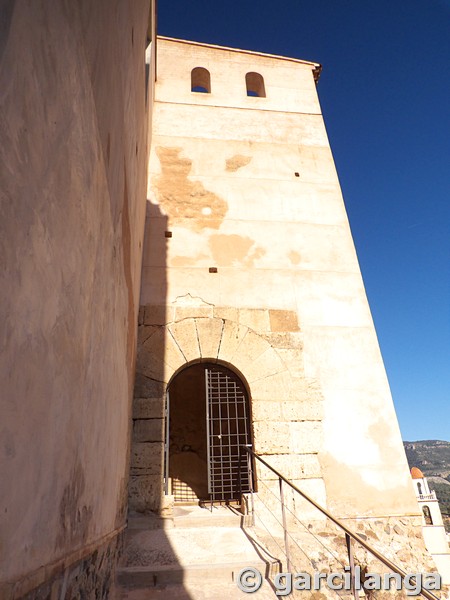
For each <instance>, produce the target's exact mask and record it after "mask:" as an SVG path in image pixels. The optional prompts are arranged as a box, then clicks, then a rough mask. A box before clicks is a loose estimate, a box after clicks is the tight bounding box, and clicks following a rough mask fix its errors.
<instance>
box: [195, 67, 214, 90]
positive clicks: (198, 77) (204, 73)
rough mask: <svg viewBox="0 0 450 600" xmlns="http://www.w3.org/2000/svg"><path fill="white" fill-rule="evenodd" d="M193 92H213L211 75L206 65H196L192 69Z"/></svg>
mask: <svg viewBox="0 0 450 600" xmlns="http://www.w3.org/2000/svg"><path fill="white" fill-rule="evenodd" d="M191 92H200V93H201V94H210V93H211V75H210V73H209V71H208V69H205V68H204V67H195V69H192V71H191Z"/></svg>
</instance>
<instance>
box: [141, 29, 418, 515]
mask: <svg viewBox="0 0 450 600" xmlns="http://www.w3.org/2000/svg"><path fill="white" fill-rule="evenodd" d="M157 57H158V58H157V61H158V69H157V83H156V89H155V105H154V113H153V124H152V132H153V138H152V150H151V157H150V165H149V195H148V202H147V221H146V234H145V243H144V255H143V271H142V287H141V302H140V303H141V310H140V326H139V340H140V341H139V346H138V354H137V375H136V389H135V400H134V415H133V417H134V435H133V448H132V457H131V485H130V507H131V508H132V509H136V510H148V509H150V510H157V509H160V508H161V506H164V505H167V503H168V502H169V503H170V500H171V499H172V498H174V500H175V502H177V501H186V500H197V499H198V500H202V499H203V500H204V499H208V498H211V495H212V497H213V499H214V500H221V499H222V500H227V499H230V498H231V496H233V494H235V491H233V490H235V488H233V478H235V476H236V475H235V471H233V465H232V462H233V459H232V457H233V456H235V447H236V445H239V444H242V443H247V444H252V446H253V448H254V450H255V452H257V453H258V454H260V455H262V456H265V457H267V460H269V462H270V464H271V465H272V466H273V467H275V468H276V469H278V470H279V471H281V472H282V473H283V474H285V475H286V476H287V477H289V478H290V479H291V480H293V481H294V482H295V483H296V484H298V485H300V486H301V487H302V489H303V490H304V491H306V492H307V493H309V494H310V495H311V496H312V497H314V498H315V499H316V500H317V501H319V502H320V503H321V504H323V505H326V506H328V508H329V509H330V510H332V511H334V513H335V514H336V515H337V516H339V517H344V518H355V517H358V518H359V517H366V518H368V519H369V518H378V517H383V518H386V517H389V518H391V519H392V518H393V519H396V518H401V517H412V518H413V521H414V522H415V524H416V525H417V526H419V524H420V519H419V517H418V515H419V512H418V507H417V503H416V500H415V498H414V494H413V491H412V489H411V483H410V479H409V472H408V467H407V463H406V458H405V454H404V451H403V447H402V442H401V437H400V432H399V428H398V424H397V419H396V415H395V410H394V407H393V403H392V399H391V395H390V391H389V385H388V382H387V378H386V374H385V370H384V366H383V361H382V358H381V354H380V350H379V346H378V342H377V337H376V333H375V329H374V325H373V322H372V318H371V314H370V310H369V306H368V302H367V298H366V295H365V291H364V285H363V281H362V278H361V273H360V269H359V265H358V260H357V257H356V253H355V248H354V245H353V241H352V236H351V232H350V227H349V223H348V219H347V215H346V212H345V207H344V203H343V200H342V195H341V190H340V186H339V181H338V176H337V173H336V169H335V166H334V162H333V158H332V154H331V150H330V146H329V143H328V139H327V134H326V130H325V126H324V121H323V117H322V114H321V110H320V105H319V101H318V97H317V91H316V84H317V80H318V77H319V73H320V65H318V64H316V63H312V62H307V61H303V60H296V59H292V58H285V57H281V56H271V55H266V54H261V53H257V52H248V51H241V50H236V49H232V48H222V47H217V46H211V45H206V44H199V43H193V42H186V41H183V40H174V39H169V38H158V52H157ZM167 390H168V391H169V394H167ZM230 390H231V391H230ZM214 394H216V395H217V398H218V399H219V400H218V402H219V404H220V403H222V404H221V406H222V408H220V409H217V410H219V412H216V413H214V410H216V409H215V408H214V401H215V400H214ZM168 396H169V397H170V399H169V400H168ZM217 398H216V399H217ZM165 410H166V413H165ZM220 411H221V412H220ZM165 417H166V418H165ZM215 419H216V420H215ZM233 419H234V420H236V424H233V423H232V421H233ZM164 440H166V445H164ZM217 446H220V448H217ZM225 446H227V450H223V447H225ZM256 479H257V478H256ZM253 483H254V485H255V486H256V488H258V481H257V480H256V481H255V482H253Z"/></svg>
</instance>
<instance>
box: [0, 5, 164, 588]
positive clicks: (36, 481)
mask: <svg viewBox="0 0 450 600" xmlns="http://www.w3.org/2000/svg"><path fill="white" fill-rule="evenodd" d="M150 5H151V3H150V2H149V0H133V2H128V1H125V0H80V1H79V2H67V1H65V0H54V1H51V2H50V1H48V0H37V1H36V2H27V1H24V0H8V1H6V2H3V3H2V11H1V15H2V19H1V24H0V29H1V35H0V89H1V95H2V112H1V116H0V132H1V137H2V139H1V144H0V165H1V167H0V170H1V172H0V177H1V185H0V193H1V200H0V228H1V232H0V254H1V256H2V270H1V274H0V288H1V290H2V302H1V307H0V328H1V330H2V331H1V336H0V337H1V340H2V361H1V366H0V379H1V382H2V418H1V425H0V430H1V439H2V451H1V454H0V476H1V486H0V539H1V540H2V541H1V546H2V550H1V553H2V560H1V567H0V569H1V571H0V596H1V597H2V598H10V597H17V594H16V591H15V590H18V589H20V593H21V594H24V593H26V592H27V590H28V591H30V590H32V589H33V588H35V587H36V586H38V585H41V584H43V583H44V582H45V580H46V577H47V576H48V577H51V578H52V580H53V578H54V577H57V575H58V574H57V573H56V574H55V573H54V572H53V570H52V569H53V566H54V565H57V567H55V568H58V569H61V572H62V571H64V570H65V569H67V568H69V566H70V565H69V563H70V562H71V561H74V562H76V561H79V560H83V561H84V562H83V566H82V567H80V568H82V570H86V569H88V570H89V571H90V572H91V570H92V569H93V573H94V574H93V575H92V577H93V578H94V579H95V578H97V579H98V583H95V584H94V583H92V585H91V584H90V583H89V584H88V583H86V585H87V591H86V594H88V597H92V596H94V592H93V590H94V588H95V589H96V590H97V589H99V586H100V587H102V585H103V583H101V582H106V581H108V580H109V578H108V576H107V574H106V571H105V573H103V574H101V573H100V574H97V575H96V574H95V573H96V571H97V567H98V560H96V561H95V560H94V559H92V560H91V559H89V556H88V555H86V552H87V551H88V549H89V555H90V556H93V553H94V552H95V549H96V547H97V546H101V545H102V544H103V543H104V540H105V538H107V537H108V536H111V535H117V532H118V531H120V529H121V527H123V525H124V523H125V519H126V505H127V493H126V491H127V483H128V475H129V443H130V415H131V394H132V388H133V383H134V362H135V347H136V327H137V312H138V298H139V288H140V271H141V269H140V266H141V254H142V246H143V233H144V219H145V200H146V176H147V169H146V167H147V157H148V151H147V150H148V148H147V143H148V140H147V125H146V124H147V115H148V111H149V108H150V102H151V98H152V93H151V90H150V93H148V92H147V93H146V67H145V53H146V47H147V31H148V27H149V11H150ZM152 47H153V46H152ZM152 79H153V75H152V73H150V74H149V77H148V81H149V82H150V84H151V82H152ZM113 554H114V553H113ZM113 554H111V555H110V557H109V558H108V560H107V562H108V563H110V564H109V566H108V569H109V568H110V567H111V564H112V562H113ZM88 563H89V564H90V566H88ZM105 568H106V567H105ZM71 577H72V575H70V577H69V579H70V578H71ZM84 577H85V575H82V574H80V575H79V576H78V575H77V576H76V579H77V581H78V583H76V587H78V588H79V589H81V588H82V587H83V585H84V584H83V583H82V581H84V579H83V578H84ZM89 577H91V575H89ZM86 581H87V580H86ZM100 584H101V585H100ZM105 593H106V592H104V591H103V592H101V594H103V596H101V597H104V595H105ZM71 597H72V596H71ZM74 597H77V595H76V594H75V595H74ZM84 597H86V596H84Z"/></svg>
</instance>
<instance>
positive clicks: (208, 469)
mask: <svg viewBox="0 0 450 600" xmlns="http://www.w3.org/2000/svg"><path fill="white" fill-rule="evenodd" d="M167 413H168V414H167V423H166V425H167V428H166V469H165V470H166V473H165V478H166V493H168V494H173V496H174V499H175V501H176V502H195V503H196V502H199V501H200V502H206V501H208V502H233V501H239V500H240V498H241V494H242V493H247V492H249V491H251V489H254V486H253V483H254V482H253V481H250V475H249V473H248V468H247V455H246V453H245V452H244V453H242V452H241V451H240V446H241V445H249V444H252V432H251V418H250V402H249V395H248V393H247V389H246V386H245V384H244V382H243V381H242V379H241V378H240V377H239V376H238V375H237V374H236V373H235V372H234V371H232V370H231V369H230V368H228V367H226V366H224V365H221V364H218V363H208V362H201V363H195V364H191V365H189V366H186V367H185V368H184V369H182V370H181V371H180V372H179V373H177V374H176V375H175V376H174V377H173V379H172V380H171V382H170V384H169V386H168V391H167Z"/></svg>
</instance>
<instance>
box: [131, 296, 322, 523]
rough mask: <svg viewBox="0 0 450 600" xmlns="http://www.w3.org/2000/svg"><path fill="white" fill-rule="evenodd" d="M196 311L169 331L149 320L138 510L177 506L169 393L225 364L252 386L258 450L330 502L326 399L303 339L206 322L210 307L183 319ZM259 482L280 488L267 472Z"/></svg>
mask: <svg viewBox="0 0 450 600" xmlns="http://www.w3.org/2000/svg"><path fill="white" fill-rule="evenodd" d="M188 310H189V311H190V312H191V315H187V314H183V318H178V319H177V318H175V320H173V321H170V322H168V323H166V324H161V325H157V324H151V323H152V321H150V319H147V318H146V319H145V320H144V322H143V323H142V325H141V326H140V328H139V337H140V341H139V345H138V354H137V364H136V386H135V399H134V405H133V406H134V410H133V412H134V414H133V420H134V421H133V422H134V426H133V443H132V453H131V477H130V502H129V506H130V509H131V510H138V511H147V510H162V509H164V507H165V506H167V507H169V506H170V505H171V502H172V496H171V495H170V494H168V489H167V486H166V481H167V477H166V476H165V475H166V470H165V467H164V455H165V452H164V440H165V437H166V436H165V427H164V423H165V422H166V419H165V410H166V408H167V407H166V391H167V388H168V386H169V387H170V383H171V382H172V381H173V380H174V378H175V377H176V376H177V375H178V374H179V373H181V372H182V371H183V369H185V368H187V367H189V366H191V365H192V364H195V363H198V364H204V363H210V364H214V365H216V364H217V365H224V366H225V367H228V368H231V369H232V370H233V371H234V372H235V373H236V374H237V375H238V376H240V377H241V379H242V380H243V381H245V382H246V387H247V392H248V395H249V398H251V401H250V407H251V417H252V423H251V424H252V433H253V436H254V437H253V448H254V450H255V452H256V453H257V454H260V455H262V456H270V464H272V465H273V466H274V468H277V469H278V470H279V471H280V472H282V473H283V474H284V475H286V476H287V477H288V478H290V479H292V480H293V481H294V482H296V481H299V480H302V486H303V487H304V488H305V489H306V491H307V492H310V493H313V494H314V496H315V497H316V498H317V499H318V500H319V501H321V502H322V504H325V501H326V500H325V499H326V494H325V489H324V484H323V479H322V473H321V468H320V463H319V459H318V452H319V451H320V448H321V439H322V422H321V420H322V416H321V410H322V409H321V405H322V397H321V393H320V390H319V389H318V388H317V385H316V383H315V382H314V381H311V380H308V379H307V378H306V377H305V376H304V373H303V370H302V350H301V333H298V332H297V333H289V334H282V333H281V334H280V333H278V332H276V331H275V332H269V333H265V334H261V333H258V332H256V331H255V330H254V329H252V328H251V327H249V326H247V325H246V324H245V323H243V322H242V321H241V320H240V316H239V314H237V316H238V319H239V320H236V321H235V320H231V319H228V318H219V317H214V316H206V315H205V312H207V311H210V309H206V308H205V307H203V306H202V307H200V308H199V307H187V308H186V309H185V310H184V311H180V313H181V312H184V313H186V312H187V311H188ZM194 312H196V313H198V314H192V313H194ZM210 312H211V311H210ZM172 314H173V313H172ZM175 316H178V313H177V314H176V315H175ZM180 316H181V314H180ZM147 323H148V324H147ZM186 446H189V442H188V443H186ZM186 451H189V449H188V448H186ZM256 476H257V478H258V481H259V482H260V483H261V484H264V485H265V487H268V488H269V489H272V487H274V489H275V487H276V484H277V482H276V481H275V480H273V481H272V478H271V477H269V478H268V479H267V481H265V478H261V475H260V474H259V473H256ZM261 489H262V488H261ZM199 493H200V492H199ZM259 493H262V491H261V490H260V492H259ZM267 493H269V494H270V492H267ZM200 495H203V491H201V493H200Z"/></svg>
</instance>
